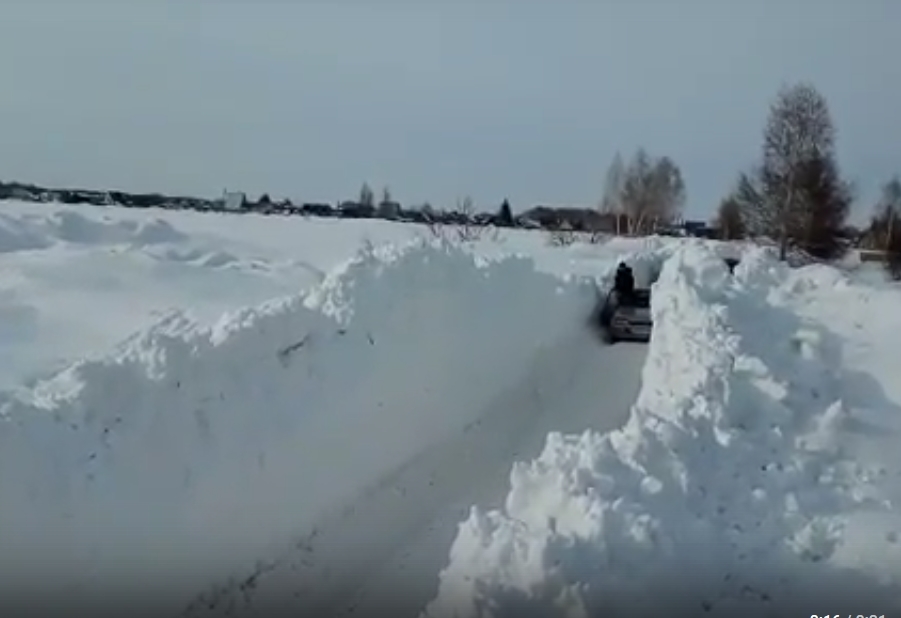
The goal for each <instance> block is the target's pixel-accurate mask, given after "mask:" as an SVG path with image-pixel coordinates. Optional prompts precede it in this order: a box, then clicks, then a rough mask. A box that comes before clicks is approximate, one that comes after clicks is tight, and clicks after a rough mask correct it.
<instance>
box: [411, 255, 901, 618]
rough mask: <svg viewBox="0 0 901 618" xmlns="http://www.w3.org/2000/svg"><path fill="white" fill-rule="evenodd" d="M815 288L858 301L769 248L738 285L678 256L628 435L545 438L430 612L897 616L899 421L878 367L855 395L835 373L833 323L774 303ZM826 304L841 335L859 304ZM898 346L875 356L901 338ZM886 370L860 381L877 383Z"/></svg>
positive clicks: (662, 294)
mask: <svg viewBox="0 0 901 618" xmlns="http://www.w3.org/2000/svg"><path fill="white" fill-rule="evenodd" d="M814 284H816V285H817V286H818V287H819V289H821V290H828V291H829V293H830V294H834V293H835V291H834V290H835V289H836V288H838V289H842V290H847V289H849V288H850V287H851V285H850V284H849V283H847V281H845V280H844V279H842V278H841V276H840V275H839V274H838V272H837V271H836V270H835V269H831V268H825V267H809V268H807V269H803V270H802V271H800V273H797V272H790V271H789V270H788V269H786V268H784V267H782V266H781V265H778V264H776V263H774V262H773V260H772V258H771V256H770V255H768V253H767V252H765V251H758V252H749V253H747V254H746V255H745V256H744V260H743V262H742V263H741V264H740V265H739V267H738V268H737V269H736V274H735V277H734V278H732V277H730V276H729V274H728V270H727V269H726V267H725V265H724V264H723V262H722V261H721V260H720V259H719V257H717V256H716V255H715V254H714V252H713V251H711V250H710V249H705V248H699V247H698V246H694V247H691V246H687V247H684V248H682V249H679V250H677V251H676V252H675V254H674V255H673V256H672V258H671V259H669V260H667V261H666V263H665V266H664V269H663V272H662V274H661V278H660V280H659V281H658V283H657V284H656V285H655V290H654V296H653V299H652V311H653V315H654V321H655V329H654V333H653V338H652V341H651V344H650V346H649V350H648V358H647V361H646V363H645V366H644V370H643V375H642V389H641V392H640V394H639V396H638V398H637V400H636V402H635V405H634V407H633V408H632V410H631V412H630V417H629V420H628V422H627V423H626V424H625V425H624V426H623V427H622V428H620V429H617V430H614V431H612V432H609V433H607V434H600V433H594V432H586V433H583V434H581V435H569V436H567V435H562V434H559V433H552V434H551V435H550V436H549V437H548V439H547V444H546V445H545V448H544V451H543V452H542V453H541V455H540V456H539V457H537V458H535V459H534V460H532V461H528V462H520V463H518V464H516V465H515V466H514V469H513V472H512V474H511V479H510V490H509V493H508V495H507V498H506V501H505V503H504V505H503V507H502V508H500V509H493V510H485V509H482V508H479V507H474V508H473V509H472V511H471V513H470V515H469V517H468V518H467V519H466V520H465V521H464V522H463V523H462V524H461V525H460V529H459V532H458V535H457V537H456V539H455V541H454V543H453V546H452V548H451V550H450V564H449V565H448V566H447V567H446V568H445V569H444V570H443V572H442V574H441V587H440V593H439V595H438V596H437V598H436V599H435V600H434V601H433V602H432V603H431V604H430V605H429V607H428V608H427V609H426V611H425V612H424V615H427V616H430V617H433V618H435V617H439V616H442V617H443V616H506V615H514V614H516V615H522V614H526V615H531V611H534V612H535V613H536V614H537V613H541V614H542V615H560V616H563V615H600V614H604V615H608V614H609V615H630V616H634V615H655V614H659V609H660V607H661V606H662V605H665V606H666V607H668V611H685V612H690V613H698V612H700V611H702V610H703V611H704V613H706V614H709V615H723V616H726V615H736V614H741V615H765V614H766V613H768V612H773V611H775V610H778V611H780V612H781V613H780V614H775V615H793V614H794V615H805V616H806V615H810V614H811V613H816V612H818V611H819V612H822V611H826V610H825V609H819V608H828V611H830V612H833V613H865V614H870V613H875V614H882V613H885V614H888V613H890V612H892V611H896V610H897V608H898V603H899V601H898V599H899V598H901V596H899V595H898V592H899V587H898V584H899V582H898V576H899V574H901V562H899V559H901V552H899V548H898V547H897V543H896V540H895V539H897V535H898V532H897V531H898V530H899V526H901V521H899V514H898V512H897V510H896V509H894V508H893V505H894V504H895V501H896V500H897V499H898V493H897V489H898V488H899V484H898V478H899V476H901V465H898V464H899V462H901V458H898V457H897V456H894V457H890V456H889V455H890V454H891V453H892V449H891V448H890V447H888V445H890V444H892V443H893V442H895V441H897V433H896V428H897V427H898V406H897V403H890V402H889V401H888V400H887V399H883V398H882V397H880V395H879V391H880V388H879V386H878V382H877V381H876V380H877V379H878V378H876V377H875V376H876V372H875V370H873V373H870V374H869V378H867V379H866V380H865V381H863V382H861V379H862V378H861V377H860V374H859V373H857V372H858V371H859V369H857V368H856V367H855V366H854V365H853V364H852V365H848V364H846V363H847V360H845V361H844V362H843V359H842V358H841V356H840V348H841V346H842V344H841V342H840V341H838V340H837V339H836V336H835V335H834V334H833V333H832V332H831V331H829V330H828V329H827V327H826V324H828V323H830V322H831V321H832V319H833V314H830V315H829V317H827V318H826V319H821V320H819V321H814V320H809V319H806V316H805V315H804V312H802V311H791V310H787V308H788V307H790V306H791V302H790V301H788V300H783V301H782V302H781V303H780V302H777V301H776V300H774V299H773V298H772V297H773V296H778V292H779V291H780V290H781V291H782V292H783V297H784V298H788V299H793V302H795V303H797V302H798V301H797V300H796V298H797V296H798V295H799V294H800V293H802V292H803V291H806V290H808V289H809V288H810V287H812V286H813V285H814ZM786 286H788V287H786ZM786 290H788V291H786ZM856 294H866V293H864V292H861V291H860V290H857V291H856ZM869 294H874V295H877V296H881V295H885V294H889V295H891V297H892V300H894V301H895V302H897V292H896V291H893V292H885V291H880V292H876V291H873V290H869ZM846 295H847V293H846ZM865 297H866V296H865ZM820 300H825V299H823V298H821V299H820ZM830 300H832V301H833V304H832V305H831V307H832V309H831V311H832V312H834V314H839V313H843V314H844V315H845V316H846V317H845V318H844V320H843V321H845V323H846V324H847V323H848V322H847V320H848V317H849V315H850V314H849V313H848V312H847V307H848V305H849V302H848V301H849V299H848V298H847V297H846V298H844V299H836V298H835V297H832V298H830ZM857 300H858V301H859V299H857ZM836 301H844V302H841V303H839V302H836ZM818 305H819V306H825V303H822V304H821V303H819V302H817V301H814V302H811V303H809V304H808V305H806V306H807V307H808V309H809V308H810V307H813V306H818ZM895 306H897V305H895ZM861 308H862V303H859V302H858V303H857V311H858V314H857V316H856V317H857V319H858V320H860V319H862V317H863V316H862V314H861V313H860V310H861ZM884 309H885V311H887V312H888V311H890V309H889V301H888V300H886V307H885V308H884ZM808 313H810V311H809V310H808ZM820 315H821V316H822V314H820ZM875 315H876V316H881V315H882V314H881V313H877V314H875ZM874 317H875V316H874ZM852 319H853V318H852ZM877 319H878V318H877ZM894 325H897V318H895V320H894ZM858 328H864V327H863V326H861V323H860V322H858ZM847 330H848V332H849V333H850V330H851V329H847ZM889 332H890V331H888V330H886V331H883V333H882V334H883V335H885V336H886V339H883V344H882V345H883V346H887V345H888V344H887V343H886V342H888V341H894V342H897V340H898V335H897V334H894V335H892V336H889ZM894 332H895V333H897V332H898V331H897V330H895V331H894ZM846 334H847V333H846ZM858 345H859V344H858ZM895 346H896V347H897V343H895ZM870 349H872V348H870ZM855 360H857V359H855ZM886 360H887V359H886V358H885V357H881V358H880V359H879V360H878V361H877V362H876V363H875V364H874V365H869V364H868V365H867V366H881V367H883V369H882V378H883V379H885V378H887V377H888V375H889V374H891V373H892V371H893V370H892V369H890V367H892V363H891V362H886ZM849 367H855V369H849ZM894 367H897V365H894ZM894 371H895V375H897V369H894ZM855 383H856V386H857V388H856V389H855V388H854V386H855ZM898 394H901V393H898V392H897V391H896V393H895V396H896V397H897V395H898ZM895 401H898V399H895ZM874 435H875V436H879V441H876V442H874V441H872V440H871V437H872V436H874ZM849 438H851V439H849ZM892 459H894V461H892ZM892 488H894V490H893V489H892ZM851 556H853V557H854V559H852V558H851ZM855 560H856V561H855ZM865 565H866V567H867V568H864V566H865ZM877 574H878V577H877ZM883 585H884V587H883ZM652 590H653V591H654V594H649V591H652ZM814 600H816V604H815V605H814V604H812V602H813V601H814ZM863 600H866V603H865V604H864V605H862V601H863ZM527 610H530V611H528V612H527Z"/></svg>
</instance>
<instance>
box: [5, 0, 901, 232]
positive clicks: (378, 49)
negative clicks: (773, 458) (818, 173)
mask: <svg viewBox="0 0 901 618" xmlns="http://www.w3.org/2000/svg"><path fill="white" fill-rule="evenodd" d="M817 9H819V12H817ZM0 20H2V21H0V23H2V25H3V28H2V36H0V76H2V79H3V83H2V90H0V122H2V133H0V136H2V137H0V178H2V179H4V180H11V179H17V180H24V181H32V182H36V183H39V184H49V185H67V186H71V185H77V186H83V187H89V188H122V189H126V190H134V191H157V190H158V191H164V192H174V193H186V194H195V195H202V196H210V197H212V196H216V195H218V194H219V193H220V192H221V191H222V189H223V188H225V187H228V188H229V189H236V190H244V191H247V192H248V193H250V194H251V195H256V194H259V193H260V192H262V191H268V192H270V193H271V194H272V195H273V197H278V196H288V197H291V198H292V199H295V200H305V201H318V200H324V201H335V200H338V199H342V198H345V197H353V196H355V194H356V193H357V191H358V189H359V186H360V184H361V183H362V181H364V180H368V181H369V182H370V183H371V184H372V185H373V186H374V187H375V188H376V189H378V188H380V187H381V186H382V185H385V184H388V185H390V187H391V189H392V191H393V193H394V195H395V197H396V198H398V199H400V200H401V201H403V202H405V203H412V202H421V201H423V200H430V201H431V202H432V203H433V204H435V205H436V206H444V205H452V203H453V202H454V201H455V199H456V198H457V197H458V196H463V195H471V196H472V197H473V198H474V199H475V200H476V202H477V204H478V205H479V206H483V207H485V208H488V207H491V208H494V207H495V206H496V205H497V204H498V203H499V202H500V201H501V200H502V199H503V198H504V197H509V198H510V200H511V202H512V204H513V206H514V209H517V210H519V209H522V208H525V207H528V206H530V205H533V204H536V203H548V204H584V205H592V204H595V203H596V202H597V200H598V198H599V196H600V194H601V190H602V185H603V178H604V173H605V170H606V168H607V166H608V164H609V162H610V160H611V159H612V157H613V155H614V153H615V152H616V151H618V150H619V151H621V152H623V154H624V155H629V154H630V153H631V152H633V151H634V149H635V148H637V147H638V146H644V147H646V148H647V149H648V150H650V151H651V153H652V154H666V155H669V156H671V157H673V158H674V159H675V160H676V161H677V163H679V164H680V165H681V167H682V169H683V173H684V175H685V177H686V182H687V185H688V194H689V206H688V211H689V213H690V214H691V215H694V216H706V215H707V214H708V213H709V212H711V211H712V210H713V208H714V207H715V206H716V204H717V202H718V201H719V199H720V198H721V197H722V195H723V194H724V193H725V192H726V191H727V190H728V189H729V187H730V186H731V184H732V183H733V181H734V179H735V176H736V174H737V173H738V172H739V171H740V170H741V169H743V168H746V167H747V166H749V165H750V164H752V163H753V162H754V160H755V158H756V157H757V155H758V149H759V144H760V133H761V130H762V127H763V123H764V120H765V118H766V113H767V106H768V105H769V103H770V101H771V100H772V98H773V95H774V94H775V93H776V91H777V90H778V88H779V86H780V85H781V84H782V83H783V82H786V81H795V80H808V81H811V82H812V83H814V84H815V85H816V86H817V87H818V88H819V89H820V90H821V91H822V92H823V93H824V94H825V95H826V96H827V98H828V100H829V103H830V106H831V110H832V113H833V117H834V120H835V122H836V124H837V127H838V132H839V133H838V149H839V154H840V161H841V163H842V165H843V169H844V171H845V172H846V173H847V175H848V176H849V177H851V178H852V179H854V180H855V181H856V182H857V183H858V187H859V190H860V193H861V195H862V196H863V198H864V200H863V201H865V202H866V204H865V208H864V209H865V210H868V209H869V208H870V202H871V201H872V199H873V198H874V196H875V195H876V194H877V190H878V187H879V185H880V184H881V183H882V182H884V181H885V180H886V179H888V177H890V176H891V175H892V174H894V173H895V172H901V34H899V26H901V1H898V0H854V1H852V0H820V1H815V0H778V1H777V0H762V1H760V2H750V1H744V0H741V1H740V0H732V1H730V0H680V1H665V0H618V1H605V0H594V1H590V0H516V2H514V1H513V0H482V1H481V2H476V1H474V0H443V1H441V0H332V1H331V2H328V3H327V2H325V1H324V0H322V1H319V2H317V1H314V0H296V1H292V0H280V1H271V2H265V1H255V2H250V1H249V0H248V1H246V2H236V1H232V2H222V1H219V2H214V1H208V2H203V1H199V0H193V1H192V0H180V1H178V2H174V1H173V2H166V1H161V0H116V1H115V2H114V1H112V0H110V1H108V2H97V3H91V2H89V1H87V0H81V1H78V2H74V1H70V2H61V1H60V2H53V1H51V0H30V1H25V0H22V1H21V2H14V1H12V0H10V1H7V2H4V4H3V7H2V10H0Z"/></svg>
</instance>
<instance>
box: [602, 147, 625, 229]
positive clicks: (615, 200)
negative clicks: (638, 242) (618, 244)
mask: <svg viewBox="0 0 901 618" xmlns="http://www.w3.org/2000/svg"><path fill="white" fill-rule="evenodd" d="M625 172H626V169H625V165H624V164H623V157H622V155H621V154H620V153H619V152H617V153H616V155H614V157H613V161H612V162H611V163H610V167H609V168H607V177H606V178H605V179H604V194H603V196H602V197H601V203H600V208H599V210H600V211H601V214H604V215H607V216H610V217H613V218H614V221H615V229H616V234H617V235H619V234H620V233H621V230H620V223H621V221H622V218H623V217H622V215H623V204H622V194H623V180H624V176H625Z"/></svg>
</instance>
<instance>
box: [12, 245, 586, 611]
mask: <svg viewBox="0 0 901 618" xmlns="http://www.w3.org/2000/svg"><path fill="white" fill-rule="evenodd" d="M594 298H595V297H594V290H593V287H592V286H591V285H589V284H588V283H587V282H585V281H577V280H565V279H561V278H558V277H555V276H552V275H548V274H541V273H537V272H535V270H534V267H533V264H532V262H531V261H530V260H527V259H521V258H515V259H514V258H510V259H504V260H499V261H494V262H488V261H484V260H480V259H479V258H476V257H473V256H471V255H468V254H466V253H464V252H462V251H460V250H456V249H453V248H447V247H440V246H432V245H427V244H426V245H424V244H421V243H416V244H414V245H411V246H408V247H404V248H396V249H391V248H384V249H377V250H369V251H365V252H363V253H362V254H361V255H359V256H358V257H357V258H355V259H353V260H351V261H350V262H349V263H347V264H346V265H345V266H344V267H342V268H340V269H338V271H337V272H335V273H333V274H332V275H330V276H329V277H328V278H327V279H326V280H325V281H324V283H323V284H322V285H321V286H320V287H319V288H317V289H316V290H315V291H314V292H312V293H310V294H308V295H306V296H298V297H294V298H288V299H284V300H280V301H277V302H272V303H269V304H267V305H265V306H263V307H257V308H253V309H247V310H245V311H242V312H239V313H237V314H235V315H231V316H228V317H226V318H224V319H223V320H222V321H221V322H220V323H218V324H217V325H215V326H214V327H212V328H208V329H201V328H199V327H198V326H197V325H196V324H193V323H191V322H190V321H188V320H186V319H185V318H184V317H181V316H179V315H175V316H173V317H171V318H170V319H167V320H164V321H163V322H162V323H160V324H158V325H157V326H156V327H154V328H153V329H151V330H150V331H149V332H146V333H143V334H141V335H140V336H136V337H135V338H133V339H132V340H130V341H128V342H126V343H125V344H124V345H123V346H122V347H121V349H120V350H119V351H118V352H117V354H116V355H113V356H111V357H110V358H108V359H105V360H100V361H86V362H82V363H79V364H78V365H76V366H74V367H72V368H71V369H69V370H67V371H65V372H63V373H62V374H60V375H59V376H57V377H56V378H54V379H53V380H50V381H48V382H46V383H43V384H41V385H39V386H38V387H37V388H35V389H34V390H33V391H32V392H31V393H30V395H29V396H28V397H27V398H26V397H22V396H17V397H16V398H14V397H13V396H12V395H9V396H7V397H6V400H5V401H4V402H2V407H0V598H4V599H6V600H7V601H8V600H9V599H11V598H14V597H13V596H10V595H15V597H16V598H20V597H23V596H24V595H26V594H27V593H33V594H34V595H35V596H34V600H36V599H47V598H50V597H53V593H54V591H58V590H66V592H67V594H69V596H68V597H67V598H69V602H70V604H71V605H70V607H75V606H77V603H78V597H77V596H73V595H75V594H76V592H77V591H80V594H82V595H84V597H92V596H93V595H100V594H105V595H107V601H108V600H109V596H108V595H110V594H113V593H116V592H119V593H122V594H125V593H128V592H130V593H132V594H137V595H140V594H141V593H147V592H148V591H149V590H151V589H159V590H160V591H162V590H167V591H174V590H176V589H178V588H177V587H178V586H180V589H181V591H183V592H184V593H185V594H187V593H190V592H197V590H198V588H199V587H200V586H202V585H203V584H205V583H210V582H212V581H214V580H219V579H222V578H223V577H224V576H226V575H227V574H228V573H230V572H232V569H233V568H234V569H235V570H238V569H242V568H244V567H246V564H247V562H248V561H250V560H252V559H255V558H257V557H262V555H261V554H262V552H263V551H264V550H265V549H267V548H269V547H279V548H281V547H283V546H284V545H286V544H287V541H288V540H289V539H290V538H291V537H293V536H294V535H299V534H301V533H306V532H307V531H308V530H307V527H309V526H310V525H312V524H313V523H314V522H315V521H316V520H317V519H319V518H321V517H323V516H326V514H327V513H328V512H329V511H330V510H332V509H335V508H339V507H340V506H341V504H342V503H343V502H344V501H347V500H350V499H351V498H352V497H353V496H354V495H355V494H356V493H357V492H359V491H360V490H362V489H363V488H365V487H366V486H368V485H369V484H372V483H375V482H376V481H378V479H379V478H380V476H383V475H385V474H388V473H389V472H391V471H392V470H393V469H394V468H396V467H397V466H399V465H401V464H402V463H403V462H405V461H407V460H409V459H410V458H411V457H412V456H414V455H416V454H417V453H418V452H420V451H421V450H422V449H424V448H427V447H428V445H429V444H430V443H432V442H435V441H438V440H440V439H442V438H443V437H445V436H446V435H447V434H448V433H449V432H455V431H461V430H462V428H463V427H464V426H465V425H467V424H468V423H470V422H472V421H473V420H474V417H477V416H478V414H479V412H480V410H481V409H482V408H483V407H484V406H485V405H486V402H487V401H488V400H489V399H490V398H491V397H493V396H494V395H496V394H497V393H498V392H501V391H502V390H503V389H504V388H509V387H510V386H511V385H512V384H514V383H515V381H516V380H517V378H521V377H522V376H519V375H518V373H519V372H521V371H522V366H523V364H524V363H525V362H526V361H527V360H528V359H529V358H531V357H533V356H534V355H535V354H536V353H537V352H538V351H539V350H540V349H541V348H542V347H545V346H550V345H553V344H554V343H555V342H556V341H557V340H558V339H560V338H561V336H562V335H564V334H565V335H566V336H571V333H572V330H573V329H574V328H581V327H582V324H583V322H584V319H585V316H586V315H587V314H588V312H589V311H590V308H591V305H592V302H593V301H594ZM77 587H80V588H77ZM147 596H148V595H147V594H143V596H142V597H139V598H145V597H147ZM93 598H99V597H93Z"/></svg>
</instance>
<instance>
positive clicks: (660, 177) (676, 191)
mask: <svg viewBox="0 0 901 618" xmlns="http://www.w3.org/2000/svg"><path fill="white" fill-rule="evenodd" d="M620 203H621V204H622V210H623V212H624V213H625V215H626V217H627V221H628V225H629V233H630V234H645V233H648V232H650V231H652V230H653V229H654V228H655V227H656V226H657V225H659V224H665V223H670V222H672V220H673V219H675V218H676V217H677V216H678V215H679V214H680V213H681V210H682V206H683V205H684V203H685V183H684V181H683V180H682V173H681V171H680V170H679V167H678V166H677V165H676V164H675V163H674V162H673V160H672V159H670V158H669V157H661V158H659V159H656V160H655V159H653V158H651V156H650V155H648V153H647V152H646V151H645V150H644V149H639V150H638V152H637V153H636V154H635V156H634V157H633V159H632V161H631V163H630V164H629V166H628V167H627V168H626V170H625V174H624V177H623V183H622V190H621V192H620Z"/></svg>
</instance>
